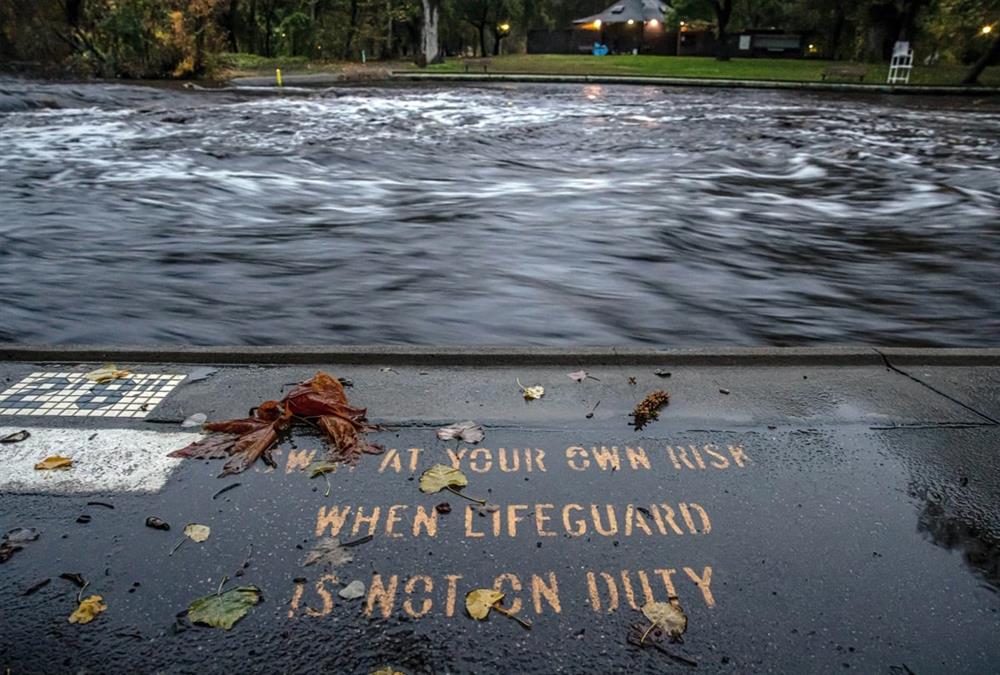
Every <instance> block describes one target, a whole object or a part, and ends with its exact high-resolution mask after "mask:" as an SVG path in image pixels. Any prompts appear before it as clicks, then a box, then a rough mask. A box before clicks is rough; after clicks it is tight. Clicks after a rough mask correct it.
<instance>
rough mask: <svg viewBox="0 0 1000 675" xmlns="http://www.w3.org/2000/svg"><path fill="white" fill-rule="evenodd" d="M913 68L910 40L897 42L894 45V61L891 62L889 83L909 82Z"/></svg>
mask: <svg viewBox="0 0 1000 675" xmlns="http://www.w3.org/2000/svg"><path fill="white" fill-rule="evenodd" d="M911 70H913V50H912V49H910V43H909V42H897V43H896V44H894V45H893V46H892V61H890V62H889V79H888V80H887V82H888V83H889V84H909V83H910V71H911Z"/></svg>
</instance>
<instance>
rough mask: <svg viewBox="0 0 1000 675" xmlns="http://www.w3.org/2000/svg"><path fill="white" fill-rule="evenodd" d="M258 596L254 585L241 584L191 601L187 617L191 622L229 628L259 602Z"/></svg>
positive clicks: (259, 595)
mask: <svg viewBox="0 0 1000 675" xmlns="http://www.w3.org/2000/svg"><path fill="white" fill-rule="evenodd" d="M260 598H261V593H260V589H259V588H257V587H256V586H241V587H239V588H233V589H230V590H228V591H226V592H225V593H216V594H212V595H206V596H205V597H203V598H198V599H197V600H195V601H194V602H192V603H191V605H190V606H189V607H188V618H189V619H190V620H191V622H192V623H198V624H202V625H205V626H212V627H213V628H222V629H225V630H229V629H231V628H232V627H233V626H234V625H235V624H236V622H237V621H239V620H240V619H242V618H243V617H244V616H246V615H247V613H248V612H249V611H250V608H251V607H253V606H254V605H256V604H257V603H259V602H260Z"/></svg>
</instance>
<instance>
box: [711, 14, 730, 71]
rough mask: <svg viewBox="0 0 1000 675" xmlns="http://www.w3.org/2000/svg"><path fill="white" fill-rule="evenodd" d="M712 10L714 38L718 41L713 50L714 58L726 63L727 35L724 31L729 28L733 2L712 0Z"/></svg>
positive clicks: (727, 53) (727, 52) (727, 55)
mask: <svg viewBox="0 0 1000 675" xmlns="http://www.w3.org/2000/svg"><path fill="white" fill-rule="evenodd" d="M712 8H713V9H714V10H715V20H716V29H715V36H716V39H718V41H719V43H718V45H717V46H716V48H715V58H717V59H718V60H719V61H728V60H729V34H728V33H727V31H726V29H727V28H728V27H729V19H730V18H731V17H732V15H733V0H712Z"/></svg>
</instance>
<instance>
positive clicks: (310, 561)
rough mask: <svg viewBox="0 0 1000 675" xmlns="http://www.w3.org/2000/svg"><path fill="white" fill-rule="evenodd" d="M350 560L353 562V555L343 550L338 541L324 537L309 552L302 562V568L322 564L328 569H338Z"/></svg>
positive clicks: (348, 550)
mask: <svg viewBox="0 0 1000 675" xmlns="http://www.w3.org/2000/svg"><path fill="white" fill-rule="evenodd" d="M352 560H354V555H353V554H352V553H351V551H350V549H347V548H345V547H344V546H343V545H342V544H341V543H340V540H339V539H335V538H333V537H326V538H324V539H321V540H320V541H319V542H318V543H317V544H316V546H315V548H313V550H311V551H309V555H307V556H306V559H305V560H304V561H303V562H302V566H303V567H308V566H310V565H317V564H320V563H322V564H323V565H327V566H329V567H340V566H341V565H346V564H347V563H349V562H351V561H352Z"/></svg>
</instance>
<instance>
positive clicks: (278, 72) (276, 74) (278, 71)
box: [274, 68, 284, 87]
mask: <svg viewBox="0 0 1000 675" xmlns="http://www.w3.org/2000/svg"><path fill="white" fill-rule="evenodd" d="M274 79H275V80H277V81H278V86H279V87H283V86H284V85H283V84H282V83H281V68H275V69H274Z"/></svg>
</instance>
